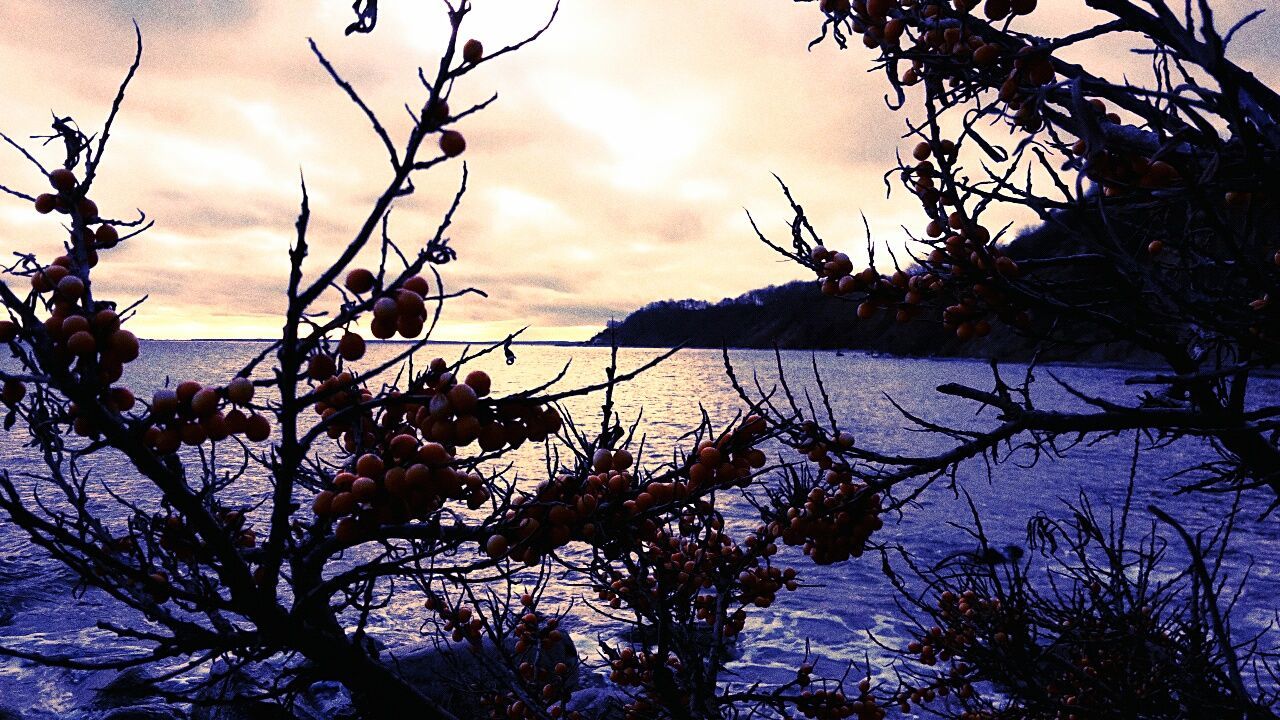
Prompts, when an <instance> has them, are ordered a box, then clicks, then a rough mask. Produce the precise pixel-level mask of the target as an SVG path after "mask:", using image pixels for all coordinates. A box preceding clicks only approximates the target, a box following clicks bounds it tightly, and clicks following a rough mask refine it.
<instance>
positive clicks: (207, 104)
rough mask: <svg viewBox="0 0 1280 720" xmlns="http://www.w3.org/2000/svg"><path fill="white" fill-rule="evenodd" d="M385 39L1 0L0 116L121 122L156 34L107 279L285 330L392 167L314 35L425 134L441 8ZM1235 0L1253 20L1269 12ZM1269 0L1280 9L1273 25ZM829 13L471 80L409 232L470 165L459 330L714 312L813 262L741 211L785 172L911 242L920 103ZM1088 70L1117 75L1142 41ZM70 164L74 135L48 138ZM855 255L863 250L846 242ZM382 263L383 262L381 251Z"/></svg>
mask: <svg viewBox="0 0 1280 720" xmlns="http://www.w3.org/2000/svg"><path fill="white" fill-rule="evenodd" d="M381 5H382V12H381V19H380V22H379V25H378V28H377V29H376V30H375V32H373V33H372V34H371V35H367V36H366V35H356V36H351V37H344V36H343V34H342V31H343V29H344V28H345V27H346V25H347V24H348V23H349V22H350V21H351V20H352V19H353V16H352V14H351V3H350V1H349V0H271V1H270V2H266V1H263V0H218V1H214V0H194V1H188V2H177V1H176V0H173V1H167V2H166V1H160V0H50V1H48V2H40V3H19V2H5V3H3V4H2V5H0V67H3V68H5V72H4V73H2V74H0V97H3V98H4V102H3V103H0V130H3V131H4V132H6V133H7V134H9V135H10V136H12V137H14V138H19V139H23V138H29V137H30V136H32V135H38V134H41V133H44V132H47V130H48V128H49V123H50V119H51V113H57V114H58V115H71V116H73V117H75V118H76V119H77V120H78V122H79V123H80V124H81V126H82V127H84V128H85V129H86V130H89V131H93V130H96V129H97V128H99V127H100V126H101V124H102V121H103V119H104V118H105V116H106V113H107V111H108V109H109V106H110V102H111V99H112V97H113V96H114V94H115V91H116V88H117V86H118V83H119V81H120V79H121V78H122V77H123V75H124V72H125V70H126V69H127V67H128V65H129V62H130V61H131V59H132V54H133V25H132V21H134V20H136V21H137V22H138V24H139V26H140V27H141V31H142V35H143V39H144V43H145V50H144V54H143V62H142V68H141V70H140V71H139V74H138V76H137V78H136V80H135V81H134V83H133V85H131V87H130V89H129V94H128V97H127V99H126V101H125V106H124V108H123V110H122V113H121V115H120V117H119V119H118V121H117V123H116V125H115V127H114V129H113V136H112V140H111V143H110V145H109V147H108V150H107V155H106V158H105V160H104V164H103V166H102V170H101V171H100V176H99V180H98V181H97V182H96V183H95V193H94V199H95V200H96V201H97V202H98V204H99V206H100V207H101V208H102V210H103V214H104V215H107V216H111V217H127V216H131V215H132V214H133V213H134V212H135V210H134V209H135V208H141V209H143V210H145V211H146V212H147V214H148V216H149V217H151V218H153V219H154V220H155V222H156V225H155V227H154V228H153V229H152V230H150V231H149V232H147V233H146V234H144V235H143V236H140V237H138V238H135V239H133V240H130V241H129V242H127V243H125V244H123V245H122V246H120V247H119V248H116V249H114V250H111V251H108V252H106V253H104V257H103V261H102V264H101V265H100V266H99V267H98V268H97V269H96V270H95V275H94V278H95V283H96V288H97V290H96V294H97V295H98V296H99V297H102V296H104V293H105V294H106V295H107V296H110V297H112V298H114V299H117V300H119V301H122V303H125V304H127V303H129V302H131V301H132V300H134V299H136V298H138V297H141V296H142V295H144V294H145V295H147V296H148V300H147V302H146V303H145V304H144V305H143V307H142V310H141V312H140V313H139V315H138V317H137V318H135V319H134V320H133V321H131V326H132V327H133V329H134V330H135V332H137V333H138V334H139V335H141V336H143V337H150V338H197V337H198V338H210V337H225V338H235V337H273V336H278V333H279V326H280V322H281V320H280V312H281V309H282V307H283V288H284V285H285V282H286V279H287V272H288V264H287V251H288V247H289V244H290V242H291V241H292V239H293V236H294V229H293V223H294V220H295V217H296V213H297V207H298V202H299V199H300V189H299V175H300V173H301V174H302V175H303V176H305V178H306V183H307V188H308V191H309V193H310V199H311V208H312V227H311V234H310V242H311V244H312V257H311V259H310V260H309V262H308V264H307V266H306V269H307V270H308V271H309V272H311V273H312V274H314V273H316V272H318V269H319V268H320V267H321V265H322V263H324V262H325V260H326V259H328V258H332V257H334V256H335V255H336V254H337V253H338V252H339V251H340V249H341V248H342V247H343V246H344V245H345V244H346V242H347V241H348V240H349V239H350V237H351V235H352V234H353V232H354V231H355V229H356V227H357V226H358V223H359V221H360V220H361V219H362V218H363V217H364V214H365V212H366V211H367V208H368V207H369V206H370V203H371V202H372V200H373V198H374V197H376V195H377V193H378V191H379V188H380V187H382V185H383V184H384V183H385V182H386V180H387V178H388V175H389V172H390V170H389V164H388V161H387V158H386V155H385V153H384V151H383V150H382V149H381V146H380V144H379V142H378V141H377V139H376V137H375V136H374V134H373V133H372V132H371V131H370V129H369V126H368V124H367V122H366V121H365V119H364V117H363V115H361V113H360V112H359V111H358V110H357V109H356V108H355V107H354V106H353V105H352V104H351V103H350V102H348V101H347V100H346V98H345V97H344V95H343V94H342V93H341V91H340V90H338V89H337V88H336V87H335V86H334V85H333V83H332V82H331V81H330V80H329V78H328V77H327V75H326V74H325V73H324V71H323V70H322V69H321V68H320V66H319V64H318V63H317V62H316V59H315V58H314V56H313V55H312V54H311V52H310V50H309V48H308V45H307V40H308V38H313V39H314V40H315V42H316V43H317V44H318V46H319V47H320V49H321V50H322V51H323V52H324V53H325V55H326V56H327V57H328V58H329V59H330V60H331V61H332V62H333V64H334V65H335V66H336V67H337V68H338V70H339V71H340V72H341V73H342V74H343V75H344V77H346V79H347V80H348V81H350V82H351V83H352V84H353V85H354V86H355V87H356V88H357V89H358V90H359V91H360V93H361V94H362V95H363V97H364V98H365V99H366V101H367V102H368V104H369V105H370V106H371V107H373V108H374V109H375V111H376V112H377V113H378V114H379V116H380V117H381V118H382V119H383V121H384V123H385V124H386V125H387V126H388V129H389V130H390V131H391V132H392V135H393V137H395V138H397V140H402V139H403V138H404V137H405V134H406V133H407V132H408V128H409V124H408V120H407V115H406V113H405V112H404V109H403V108H404V104H405V103H406V102H407V103H409V104H410V105H412V106H417V105H420V104H421V101H422V98H423V97H424V95H423V93H424V91H423V89H422V87H421V85H419V84H418V82H417V79H416V72H417V68H418V67H419V66H424V65H425V66H428V67H431V66H434V64H435V63H436V61H437V58H438V53H439V49H440V47H441V44H442V42H443V40H444V38H445V32H446V21H445V18H444V15H443V13H442V12H441V6H440V4H438V3H435V2H425V1H423V0H382V3H381ZM1256 5H1257V4H1256V3H1253V2H1246V1H1245V0H1232V1H1230V2H1227V1H1225V0H1218V1H1216V2H1214V6H1215V8H1219V12H1220V14H1221V15H1222V16H1223V17H1224V18H1226V19H1228V20H1229V19H1231V18H1236V17H1240V16H1241V15H1243V14H1244V13H1245V12H1247V10H1248V9H1250V8H1252V7H1254V6H1256ZM475 6H476V9H475V12H474V13H473V14H472V15H471V16H470V17H469V18H468V20H467V23H466V25H464V30H463V36H464V37H468V38H469V37H475V38H477V39H480V40H481V41H483V42H484V43H485V45H486V47H488V48H495V47H500V46H502V45H505V44H507V43H509V42H513V41H515V40H518V39H519V38H521V37H523V36H524V35H526V34H528V33H529V32H532V31H533V30H535V29H536V28H537V27H539V26H541V25H542V24H543V22H545V20H546V18H547V17H548V16H549V14H550V11H551V7H552V3H551V2H548V1H546V0H475ZM1273 14H1274V13H1273ZM1090 19H1091V16H1090V14H1089V11H1087V10H1083V9H1082V3H1081V2H1079V1H1078V0H1042V2H1041V12H1040V13H1039V14H1038V17H1037V22H1040V23H1043V24H1044V25H1045V26H1046V27H1051V28H1052V29H1053V30H1054V31H1055V32H1061V31H1062V29H1063V28H1071V27H1080V26H1083V24H1084V23H1087V22H1088V21H1089V20H1090ZM820 24H821V16H820V14H819V12H818V10H817V6H816V4H812V3H808V4H796V3H793V2H789V0H733V1H732V2H730V1H728V0H644V2H632V3H621V2H612V1H603V0H563V3H562V7H561V11H560V14H559V17H558V18H557V19H556V21H555V23H554V24H553V25H552V27H551V29H550V30H549V31H548V32H547V33H546V34H545V35H544V36H543V37H542V38H541V39H540V40H538V41H537V42H536V43H534V44H533V45H530V46H528V47H527V48H525V49H524V50H522V51H520V52H519V53H516V54H514V55H508V56H505V57H503V58H500V59H498V60H496V61H494V62H493V63H489V64H487V65H485V66H483V67H481V68H479V69H478V70H477V71H476V72H473V73H471V74H470V75H468V76H466V78H465V79H463V80H462V81H461V82H460V84H459V85H458V87H457V89H456V90H455V100H454V101H453V105H454V107H455V108H456V107H460V106H461V105H462V104H463V103H464V102H465V101H466V100H468V99H470V100H473V101H477V100H482V99H485V98H487V97H488V96H489V95H490V94H492V93H497V94H498V96H499V99H498V102H497V103H496V104H495V105H493V106H492V107H491V108H490V109H488V110H486V111H485V112H484V113H482V114H480V115H477V116H474V117H472V118H468V119H466V120H464V121H463V122H462V123H461V124H460V125H459V127H458V129H459V130H460V131H462V132H463V134H464V135H465V136H466V138H467V143H468V150H467V152H466V153H465V155H464V156H463V158H461V159H460V160H459V161H456V162H451V163H448V164H446V165H444V166H443V167H441V168H438V169H436V170H432V171H430V173H428V174H427V175H424V176H419V177H418V178H417V179H416V184H417V185H418V188H419V189H418V192H417V193H416V194H415V195H414V196H412V197H410V198H407V199H406V200H405V201H403V202H401V203H399V204H398V205H397V208H396V210H395V211H394V212H393V214H392V220H391V230H392V236H393V237H394V238H396V239H397V240H398V241H399V242H400V244H401V246H402V247H405V248H413V247H416V246H419V245H420V243H421V242H422V241H423V240H424V239H425V238H427V237H428V236H429V235H430V234H431V233H432V232H433V231H434V229H435V226H436V223H437V221H438V219H439V216H440V213H441V211H442V210H443V208H444V207H445V206H446V204H447V203H448V202H449V200H450V199H451V198H452V196H453V192H454V190H455V189H456V186H457V183H458V181H459V178H460V176H461V170H462V165H461V160H465V161H466V162H467V164H468V168H469V171H470V183H469V185H470V187H469V191H468V193H467V195H466V197H465V199H464V201H463V205H462V208H461V210H460V212H459V214H458V216H457V218H456V222H455V224H454V226H453V228H452V231H451V232H450V234H449V235H450V237H451V245H452V246H453V247H454V248H455V249H456V250H457V251H458V255H459V259H458V260H457V261H455V262H452V263H449V264H448V265H446V266H444V267H443V268H441V272H442V274H443V277H444V279H445V283H446V287H447V288H448V289H453V290H457V289H462V288H466V287H476V288H480V289H483V290H484V291H485V292H486V293H487V294H488V297H487V298H483V297H480V296H468V297H466V298H464V299H460V300H458V301H455V302H452V303H451V304H449V305H448V307H447V308H446V310H445V315H444V318H443V322H442V325H441V328H440V330H439V334H438V337H439V338H441V339H468V340H480V339H490V338H498V337H501V336H503V335H505V334H506V333H508V332H511V331H513V330H516V329H519V328H521V327H524V326H529V327H530V330H529V331H528V333H527V334H526V335H525V337H526V338H528V339H541V340H548V339H555V340H581V339H585V338H588V337H590V336H591V335H593V334H594V333H595V332H597V331H598V330H600V329H601V328H602V327H603V326H604V325H605V323H606V322H607V321H608V320H610V319H611V318H618V319H620V318H622V317H624V316H625V315H626V314H627V313H629V312H630V311H632V310H634V309H636V308H638V307H640V306H642V305H644V304H646V303H649V302H653V301H656V300H662V299H671V298H696V299H706V300H717V299H720V298H723V297H731V296H735V295H738V294H740V293H743V292H746V291H748V290H751V289H754V288H757V287H761V286H764V285H769V284H777V283H783V282H787V281H790V280H793V279H797V278H802V277H805V274H804V273H803V271H802V269H801V268H799V267H797V266H794V265H791V264H789V263H785V262H783V261H781V258H780V257H779V256H777V255H776V254H774V253H773V252H772V251H771V250H769V249H768V248H766V247H765V246H764V245H762V244H761V243H759V242H758V241H757V240H756V239H755V236H754V233H753V231H752V230H751V226H750V224H749V223H748V222H747V217H746V210H750V211H751V212H752V214H753V215H754V216H755V217H756V218H757V220H758V221H759V222H760V224H761V226H762V227H763V228H764V229H765V230H766V231H768V232H770V233H773V234H775V236H778V237H785V236H786V233H787V226H786V222H787V221H788V220H789V219H790V217H789V215H790V213H789V208H788V206H787V204H786V202H785V200H784V198H783V197H782V195H781V193H780V192H779V188H778V186H777V184H776V181H775V180H774V178H773V173H777V174H778V175H779V176H781V177H782V178H783V179H784V180H785V181H786V182H787V183H788V184H789V185H790V186H791V188H792V190H793V191H794V192H795V194H796V195H797V197H798V199H799V200H800V201H801V203H802V204H803V205H804V206H805V208H806V210H807V211H808V212H809V214H810V217H811V218H812V220H813V221H814V222H815V224H816V225H817V226H818V228H819V230H820V231H821V232H822V234H823V236H824V237H825V238H826V239H827V242H828V244H830V245H832V246H836V247H842V248H848V249H850V250H851V251H856V250H858V249H859V248H862V247H863V245H864V244H865V231H864V225H863V217H864V215H865V217H866V220H867V223H868V224H869V226H870V228H871V231H872V235H873V237H874V238H876V239H877V240H878V241H881V242H888V243H890V244H891V245H893V244H897V245H899V246H900V245H901V241H902V240H901V239H902V237H903V235H904V233H903V230H902V226H903V225H907V226H909V227H912V228H915V227H916V226H918V225H920V224H921V222H920V218H921V213H920V210H919V206H918V203H916V202H915V200H914V199H913V198H911V197H909V196H907V195H906V194H905V193H903V192H902V191H901V190H900V189H898V190H896V191H895V192H894V193H893V195H892V196H890V197H886V193H885V186H884V183H883V180H882V175H883V173H884V172H885V170H886V169H888V168H889V167H891V166H892V165H893V163H894V152H895V151H896V150H898V149H899V148H906V147H907V145H908V144H907V143H906V142H905V141H902V140H900V136H901V134H902V131H903V129H904V127H905V126H904V120H905V119H906V117H908V116H904V114H903V113H894V112H891V111H890V110H889V109H888V108H886V106H885V102H884V92H885V89H886V85H885V83H884V80H883V77H882V76H880V75H878V74H868V73H867V72H866V70H867V69H868V68H869V67H870V65H871V61H872V59H873V56H872V55H871V54H870V53H868V52H866V51H864V50H862V49H861V48H855V49H851V50H849V51H847V52H841V51H839V50H838V49H836V48H835V46H834V45H833V44H831V43H824V44H823V45H821V46H819V47H817V48H815V49H814V50H812V51H808V50H806V45H807V44H808V42H809V40H811V39H812V38H813V37H814V36H815V34H816V33H817V31H818V29H819V26H820ZM1277 32H1280V22H1278V21H1277V19H1276V18H1271V17H1264V18H1263V19H1262V20H1260V21H1259V22H1258V23H1257V24H1256V25H1255V26H1254V27H1252V29H1250V30H1248V31H1245V32H1244V33H1243V34H1242V36H1241V40H1240V43H1239V45H1238V54H1239V55H1240V56H1242V57H1237V59H1238V60H1240V61H1241V62H1242V63H1244V64H1246V65H1249V63H1250V62H1252V63H1254V64H1255V65H1256V67H1258V68H1259V70H1260V72H1262V73H1264V74H1265V73H1267V72H1274V70H1272V68H1274V67H1275V65H1276V64H1275V63H1274V59H1275V56H1276V54H1277V51H1280V47H1277V43H1276V41H1274V40H1272V38H1275V37H1277ZM1104 50H1105V51H1104V52H1098V51H1097V50H1096V49H1095V50H1093V51H1092V52H1093V53H1094V54H1092V55H1090V56H1089V57H1088V58H1087V59H1088V60H1090V61H1091V62H1092V63H1093V64H1095V65H1097V64H1101V65H1102V66H1103V68H1104V69H1107V68H1110V69H1112V70H1114V71H1115V72H1120V71H1121V70H1122V69H1123V67H1122V63H1124V62H1126V60H1124V58H1125V57H1126V56H1125V52H1124V51H1125V47H1123V46H1122V45H1120V44H1115V43H1113V44H1112V45H1111V46H1110V47H1108V48H1105V49H1104ZM27 142H28V145H29V146H31V147H32V148H33V149H37V151H38V152H39V153H40V155H41V157H42V158H43V159H45V160H46V161H47V162H48V163H53V162H56V159H57V153H56V151H55V150H54V149H52V148H47V149H44V150H38V147H39V144H38V141H27ZM0 184H5V185H8V186H11V187H15V188H17V189H20V190H23V191H25V192H28V193H30V194H35V193H38V192H43V191H44V187H43V180H42V179H41V178H40V177H39V175H38V173H37V172H36V171H35V170H34V169H33V168H32V167H31V166H30V165H29V164H27V163H26V162H25V160H23V159H22V158H21V156H19V155H18V154H17V153H14V152H9V151H8V148H0ZM0 239H2V242H3V243H4V248H3V249H4V252H5V254H6V255H7V254H8V253H9V252H12V251H17V250H20V249H22V250H27V249H31V250H34V251H36V252H37V253H38V254H39V256H40V257H41V258H42V259H46V260H47V259H52V257H53V256H55V255H57V254H60V252H61V250H60V247H61V245H60V243H61V241H62V231H61V230H60V225H59V223H58V220H57V219H56V218H55V217H53V216H39V215H36V214H35V213H34V212H32V211H31V209H30V208H29V206H27V205H26V204H25V203H22V202H20V201H17V200H15V199H13V198H8V197H0ZM851 254H855V255H856V254H857V253H856V252H851ZM375 261H376V258H375V257H374V256H373V255H372V254H370V255H368V256H365V257H362V262H363V263H364V264H366V265H367V264H370V263H373V262H375Z"/></svg>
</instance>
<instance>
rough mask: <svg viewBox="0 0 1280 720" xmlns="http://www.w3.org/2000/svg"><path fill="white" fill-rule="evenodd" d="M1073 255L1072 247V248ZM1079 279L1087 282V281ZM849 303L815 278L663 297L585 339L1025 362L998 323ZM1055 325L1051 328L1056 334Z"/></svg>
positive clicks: (1052, 236)
mask: <svg viewBox="0 0 1280 720" xmlns="http://www.w3.org/2000/svg"><path fill="white" fill-rule="evenodd" d="M1004 249H1005V252H1006V254H1008V255H1009V256H1011V257H1013V258H1014V259H1017V260H1023V259H1025V258H1033V257H1047V256H1051V255H1065V254H1071V252H1072V251H1073V248H1071V247H1070V244H1069V240H1068V236H1067V235H1066V234H1065V233H1064V232H1063V231H1061V230H1059V229H1057V228H1049V227H1041V228H1036V229H1034V230H1031V231H1029V232H1026V233H1024V234H1023V235H1021V236H1020V237H1018V238H1017V239H1015V240H1013V241H1012V242H1011V243H1009V244H1008V245H1006V246H1004ZM1075 251H1078V250H1075ZM1078 279H1079V280H1082V281H1085V282H1088V281H1089V278H1087V277H1080V278H1078ZM856 308H857V304H856V303H854V302H851V301H849V300H847V299H842V298H834V297H828V296H826V295H823V294H822V292H821V290H820V289H819V284H818V282H817V281H816V280H810V281H803V280H800V281H795V282H791V283H787V284H785V285H776V286H769V287H765V288H760V289H757V290H752V291H750V292H748V293H745V294H743V295H739V296H738V297H734V298H726V299H724V300H720V301H718V302H707V301H701V300H663V301H659V302H654V303H650V304H649V305H646V306H644V307H642V308H640V309H639V310H636V311H635V312H633V313H631V314H630V315H628V316H627V317H626V318H625V319H623V320H620V321H613V322H611V323H609V325H608V327H606V328H605V329H604V330H602V331H601V332H600V333H598V334H596V335H595V337H593V338H592V339H591V340H590V341H588V342H589V344H593V345H609V344H610V343H611V342H617V343H618V345H619V346H622V347H664V348H665V347H672V346H675V345H679V344H681V343H684V344H685V345H686V346H688V347H701V348H720V347H726V346H727V347H730V348H773V347H775V345H776V346H777V347H780V348H782V349H811V350H860V351H866V352H873V353H884V354H888V355H900V356H908V357H945V358H964V357H968V358H996V359H999V360H1002V361H1011V362H1018V361H1026V360H1030V359H1031V358H1032V357H1033V356H1034V355H1035V353H1036V342H1035V341H1034V340H1033V339H1032V338H1031V337H1029V336H1028V335H1026V334H1024V333H1019V332H1018V331H1016V330H1014V329H1013V328H1012V327H1010V326H1008V325H1005V324H1004V323H1001V322H999V321H993V322H992V331H991V334H990V335H988V336H987V337H985V338H981V339H973V340H969V341H967V342H965V341H961V340H959V339H958V338H956V336H955V334H954V333H953V332H950V331H947V330H945V329H944V328H943V326H942V322H941V319H940V317H939V315H940V313H937V312H935V313H932V317H931V316H930V315H931V314H930V313H926V314H924V315H922V316H920V317H919V318H917V319H915V320H913V321H911V322H909V323H906V324H901V323H898V322H896V321H895V320H894V317H893V313H891V312H886V311H881V312H879V313H877V314H876V316H875V317H873V318H871V319H869V320H859V319H858V318H857V315H856ZM1050 322H1051V319H1050V318H1037V319H1036V321H1035V322H1034V323H1033V327H1032V330H1033V332H1034V331H1036V330H1045V329H1047V328H1048V326H1049V323H1050ZM1062 327H1064V326H1063V325H1059V329H1062ZM1040 359H1041V360H1044V361H1055V362H1079V363H1099V364H1119V365H1151V364H1157V359H1156V358H1155V357H1154V356H1152V355H1150V354H1148V353H1146V352H1145V351H1142V350H1140V349H1138V348H1135V347H1134V346H1133V345H1131V344H1129V343H1127V342H1105V343H1102V344H1093V343H1081V344H1080V345H1071V346H1068V345H1061V344H1059V345H1045V346H1044V347H1042V348H1040Z"/></svg>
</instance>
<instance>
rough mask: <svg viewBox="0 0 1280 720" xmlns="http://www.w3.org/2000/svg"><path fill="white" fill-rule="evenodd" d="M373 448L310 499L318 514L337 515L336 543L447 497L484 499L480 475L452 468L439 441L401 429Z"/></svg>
mask: <svg viewBox="0 0 1280 720" xmlns="http://www.w3.org/2000/svg"><path fill="white" fill-rule="evenodd" d="M373 449H374V450H376V452H366V453H364V454H363V455H360V456H359V457H353V458H351V459H350V460H349V461H348V463H347V469H346V470H344V471H343V472H340V473H338V474H337V475H336V476H335V477H334V478H333V482H332V486H331V488H330V489H327V490H323V491H321V492H320V493H318V494H317V495H316V497H315V500H314V501H313V502H312V510H313V511H314V512H315V514H316V515H317V516H319V517H320V518H325V519H329V518H337V524H336V526H335V528H334V533H335V536H336V537H337V538H338V540H339V541H340V542H343V543H350V542H354V541H357V540H358V539H359V538H360V537H362V536H363V535H364V534H365V532H366V531H369V530H372V529H375V528H377V527H378V526H380V525H389V524H401V523H404V522H407V521H409V520H411V519H419V520H420V519H423V518H426V517H428V516H430V515H431V514H433V513H435V512H436V511H437V510H439V509H440V508H441V507H442V506H443V505H444V503H445V502H446V501H447V500H465V501H467V504H468V506H470V507H472V508H476V507H479V506H480V505H481V504H483V503H484V502H485V501H486V500H488V498H489V491H488V489H486V487H485V485H484V481H483V479H482V478H481V477H480V476H479V475H475V474H469V473H465V472H462V471H460V470H457V469H455V468H454V467H453V466H452V463H453V462H454V457H453V454H452V453H451V452H450V451H449V450H448V449H447V448H445V447H444V446H443V445H441V444H440V443H435V442H422V441H421V440H419V439H418V438H417V437H416V436H415V435H412V434H409V433H401V434H397V435H393V436H392V437H390V438H389V439H388V440H387V441H386V442H385V444H383V445H381V446H379V447H377V448H373Z"/></svg>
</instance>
